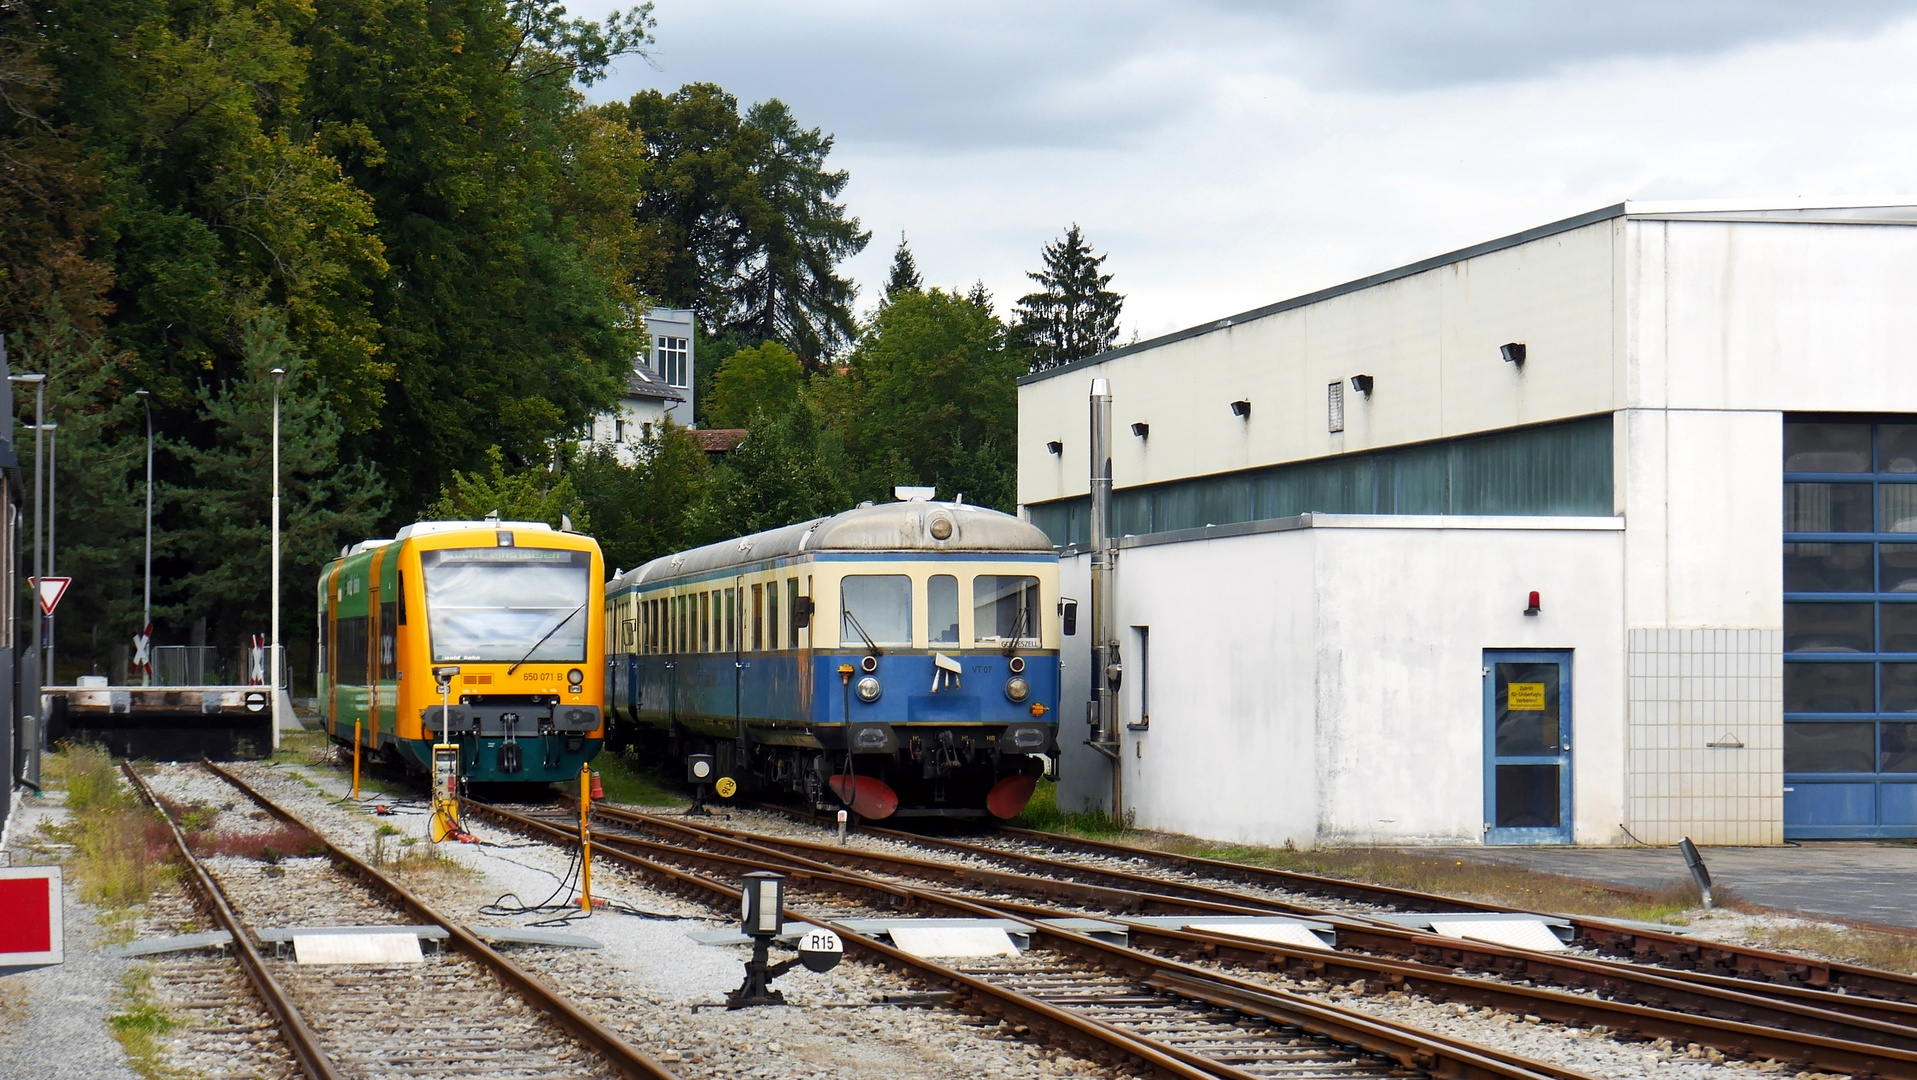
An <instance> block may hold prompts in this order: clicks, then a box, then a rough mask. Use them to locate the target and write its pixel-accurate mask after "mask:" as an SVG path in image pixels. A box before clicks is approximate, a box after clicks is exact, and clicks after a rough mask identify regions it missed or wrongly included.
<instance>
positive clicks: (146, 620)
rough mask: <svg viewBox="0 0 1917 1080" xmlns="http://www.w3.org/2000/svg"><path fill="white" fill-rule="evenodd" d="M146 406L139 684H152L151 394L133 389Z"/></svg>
mask: <svg viewBox="0 0 1917 1080" xmlns="http://www.w3.org/2000/svg"><path fill="white" fill-rule="evenodd" d="M134 394H136V395H137V396H138V397H139V399H140V401H141V403H142V404H144V405H145V406H146V594H145V600H144V602H143V603H142V604H141V607H140V626H141V630H140V634H141V636H143V637H145V638H146V648H147V657H148V659H147V662H146V663H144V664H142V665H140V685H141V686H151V685H153V674H152V670H151V669H152V667H153V663H152V655H153V654H152V649H153V395H152V394H149V393H147V392H146V391H145V390H135V391H134Z"/></svg>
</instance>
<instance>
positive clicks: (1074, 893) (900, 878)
mask: <svg viewBox="0 0 1917 1080" xmlns="http://www.w3.org/2000/svg"><path fill="white" fill-rule="evenodd" d="M599 813H600V815H601V817H602V818H603V819H609V820H611V821H613V822H617V823H618V824H620V825H622V826H624V827H625V828H626V829H628V830H631V831H630V832H627V833H625V834H623V835H621V834H619V833H614V832H605V831H602V832H600V833H598V834H597V835H596V842H597V843H599V844H601V845H610V846H613V847H615V848H622V849H626V850H629V851H632V852H634V853H640V852H643V853H644V855H645V857H647V858H650V859H655V860H659V859H663V860H666V861H676V862H678V863H679V864H680V865H681V866H682V867H683V866H687V865H695V866H702V867H705V868H708V869H712V870H718V871H720V872H726V873H736V872H739V871H741V870H743V869H748V868H759V867H764V866H768V865H770V866H777V867H779V868H781V869H784V870H786V871H787V872H789V873H792V874H794V875H795V877H796V878H797V879H799V880H800V881H802V882H804V883H805V885H806V886H807V887H809V888H812V889H815V890H818V889H824V890H828V891H837V892H839V893H842V894H853V895H859V894H863V895H865V896H866V897H867V899H868V902H872V903H875V904H884V903H887V902H889V903H891V904H893V905H895V906H896V907H897V908H899V909H903V910H908V911H915V912H918V913H923V914H939V915H970V916H974V917H998V918H1011V919H1017V920H1021V921H1026V922H1027V923H1028V925H1030V926H1032V927H1033V928H1034V938H1033V940H1034V942H1035V943H1036V942H1038V941H1040V940H1046V939H1053V938H1057V937H1058V936H1059V932H1058V931H1056V930H1053V929H1050V928H1048V927H1046V926H1044V925H1042V924H1039V923H1036V922H1033V921H1032V920H1037V919H1042V918H1047V917H1059V916H1071V915H1086V914H1092V915H1097V916H1099V917H1103V918H1107V919H1111V920H1113V921H1116V922H1120V923H1122V924H1124V925H1125V926H1126V928H1127V930H1128V932H1129V940H1130V943H1131V945H1132V946H1134V948H1132V949H1131V950H1130V951H1131V952H1133V953H1136V954H1140V955H1145V956H1151V957H1154V958H1167V957H1175V958H1179V959H1180V960H1182V961H1191V962H1198V963H1203V964H1207V965H1212V967H1211V968H1208V969H1207V970H1208V971H1213V970H1215V968H1216V966H1218V965H1232V966H1237V967H1247V968H1251V969H1253V970H1257V971H1282V972H1287V973H1289V974H1292V975H1295V976H1297V977H1300V978H1304V979H1330V980H1333V981H1338V982H1345V981H1355V982H1356V983H1358V984H1360V985H1365V986H1367V987H1370V988H1375V989H1380V990H1388V989H1402V990H1407V991H1410V992H1413V993H1416V994H1419V995H1421V996H1423V997H1426V998H1430V999H1433V1000H1437V1001H1448V1002H1461V1003H1469V1004H1473V1005H1479V1006H1483V1007H1486V1008H1492V1009H1497V1010H1500V1011H1504V1012H1508V1013H1512V1014H1516V1015H1525V1016H1532V1017H1538V1018H1540V1019H1542V1020H1546V1021H1550V1022H1556V1023H1562V1024H1567V1025H1575V1026H1580V1027H1583V1026H1593V1025H1603V1026H1605V1027H1607V1028H1609V1029H1611V1030H1615V1031H1619V1032H1623V1033H1627V1034H1635V1035H1638V1036H1640V1037H1643V1038H1651V1039H1655V1038H1668V1039H1671V1040H1673V1041H1674V1042H1678V1043H1696V1044H1701V1045H1703V1046H1710V1047H1714V1048H1716V1049H1718V1050H1720V1051H1722V1052H1723V1053H1726V1054H1730V1055H1736V1056H1741V1057H1756V1058H1770V1059H1774V1060H1777V1061H1782V1062H1791V1063H1796V1064H1800V1065H1808V1066H1814V1067H1817V1068H1821V1069H1826V1070H1829V1071H1834V1072H1849V1073H1857V1074H1863V1075H1882V1076H1917V1027H1913V1025H1912V1022H1911V1021H1912V1015H1913V1009H1912V1007H1911V1006H1910V1005H1909V1004H1908V1003H1906V1002H1899V1001H1889V1000H1872V999H1865V998H1858V997H1852V996H1848V995H1843V994H1837V993H1832V992H1830V991H1827V990H1815V989H1809V988H1806V987H1802V986H1793V985H1774V984H1765V983H1753V982H1749V981H1741V980H1736V979H1729V978H1725V977H1722V976H1716V975H1706V974H1699V973H1696V972H1684V971H1674V970H1664V969H1658V968H1652V967H1647V966H1645V965H1641V964H1634V963H1624V962H1619V961H1616V960H1607V959H1594V958H1588V957H1578V956H1574V955H1566V954H1557V953H1543V952H1532V951H1530V950H1522V949H1511V948H1505V947H1501V946H1494V945H1488V944H1479V943H1474V942H1461V941H1458V940H1456V939H1450V938H1438V937H1436V936H1434V935H1429V934H1421V933H1416V932H1413V931H1407V930H1404V929H1403V928H1400V927H1389V926H1385V925H1382V924H1377V925H1370V926H1367V925H1365V924H1364V923H1362V922H1358V921H1355V920H1351V919H1348V918H1342V917H1335V918H1334V919H1333V921H1335V922H1336V924H1337V926H1338V930H1339V934H1340V942H1341V946H1343V948H1341V950H1340V951H1337V952H1328V951H1325V950H1318V949H1305V948H1295V947H1289V948H1288V947H1286V946H1283V945H1279V944H1275V943H1270V942H1264V941H1252V940H1247V939H1245V938H1241V937H1235V936H1231V935H1228V934H1222V933H1207V932H1199V931H1192V930H1177V929H1167V928H1165V927H1163V926H1158V925H1152V924H1147V923H1141V922H1137V921H1135V920H1134V919H1132V918H1129V917H1128V916H1130V915H1132V914H1135V913H1136V912H1137V911H1138V910H1140V909H1141V908H1146V909H1151V910H1154V911H1160V912H1163V911H1166V910H1167V909H1170V908H1174V907H1176V906H1177V904H1178V903H1179V902H1180V900H1181V898H1180V897H1179V896H1176V895H1171V894H1169V893H1165V892H1160V893H1143V892H1139V891H1135V890H1124V889H1119V888H1116V887H1114V886H1113V885H1111V884H1090V883H1085V882H1070V881H1067V882H1063V883H1061V882H1059V881H1057V880H1054V879H1048V878H1044V877H1042V876H1041V875H1040V874H1039V873H1037V872H1036V871H1035V870H1034V868H1033V867H1032V866H1031V865H1030V864H1025V865H1024V866H1023V867H1022V868H1023V869H1024V870H1025V871H1026V873H1024V874H1011V873H1007V872H1004V871H997V870H981V869H980V868H978V867H976V866H955V865H953V864H950V863H944V862H938V861H935V860H924V859H912V858H908V857H900V856H892V855H884V854H879V853H874V852H871V851H859V850H856V849H847V848H839V847H836V846H834V845H828V844H821V843H814V842H810V841H801V840H793V839H790V838H781V837H768V836H764V835H761V834H747V833H745V832H744V831H742V830H736V829H728V828H724V827H720V826H716V825H709V824H700V825H694V824H691V823H688V822H686V821H684V820H681V819H673V818H663V817H658V816H655V815H646V814H637V813H633V812H630V811H621V810H618V809H616V808H602V809H601V810H600V811H599ZM522 818H523V820H522V821H519V822H511V823H514V824H519V825H522V826H524V825H527V824H530V823H533V822H534V819H532V818H524V817H523V816H522ZM501 820H510V819H509V818H504V819H501ZM560 835H561V832H560V831H555V832H552V833H550V834H549V837H554V838H556V837H558V836H560ZM1223 895H1225V896H1229V895H1230V894H1223ZM1027 898H1036V899H1038V900H1040V901H1042V902H1041V903H1038V904H1034V903H1030V902H1028V900H1027ZM1240 899H1241V900H1243V901H1246V902H1244V903H1241V904H1240V905H1238V906H1237V909H1236V911H1235V912H1233V913H1238V914H1271V913H1273V908H1272V907H1270V906H1261V903H1260V902H1259V900H1258V898H1256V897H1241V898H1240ZM1061 900H1065V901H1068V902H1071V903H1073V904H1074V905H1075V906H1073V907H1068V908H1060V907H1056V906H1047V904H1053V905H1055V904H1057V903H1059V902H1060V901H1061ZM1185 902H1187V903H1189V904H1191V905H1192V907H1190V908H1188V909H1187V910H1186V912H1185V913H1186V914H1218V913H1223V912H1222V909H1224V908H1227V907H1229V905H1227V904H1225V903H1224V902H1223V900H1222V899H1221V897H1220V894H1219V893H1217V892H1211V893H1206V894H1205V895H1204V897H1203V898H1202V899H1200V898H1191V899H1188V900H1186V901H1185ZM1279 910H1280V911H1281V912H1282V913H1296V912H1295V910H1294V909H1293V908H1292V907H1290V906H1280V907H1279ZM1347 934H1354V935H1355V936H1356V937H1357V938H1358V939H1359V944H1357V945H1355V946H1352V945H1351V944H1350V942H1349V940H1348V939H1347V937H1346V935H1347ZM1088 940H1089V939H1088ZM1069 944H1070V945H1071V946H1072V948H1074V949H1080V950H1082V949H1083V948H1084V947H1085V945H1086V943H1085V942H1072V943H1069ZM1351 948H1355V949H1356V950H1357V951H1346V950H1347V949H1351ZM1067 951H1071V950H1070V949H1068V950H1067ZM1406 954H1414V955H1413V956H1407V955H1406ZM1103 959H1104V960H1105V961H1106V962H1107V966H1109V961H1110V960H1111V959H1112V957H1110V956H1109V955H1108V956H1106V957H1104V958H1103ZM1434 960H1436V961H1441V962H1433V961H1434ZM1467 960H1468V961H1470V962H1473V963H1476V964H1478V965H1479V966H1480V967H1481V968H1482V969H1483V970H1484V972H1485V973H1487V974H1494V975H1496V976H1498V978H1497V979H1496V980H1495V981H1494V980H1492V979H1486V978H1483V977H1473V976H1470V975H1465V974H1461V973H1460V972H1459V971H1458V970H1457V969H1458V968H1460V967H1463V966H1465V965H1466V962H1467ZM1121 966H1122V965H1121ZM1149 967H1150V964H1149V962H1146V963H1145V964H1144V967H1142V968H1140V969H1139V970H1136V971H1132V972H1130V974H1131V976H1133V977H1134V978H1144V979H1145V980H1146V981H1147V984H1148V983H1149V981H1150V979H1152V978H1154V977H1159V976H1162V975H1163V972H1157V973H1154V972H1152V971H1150V970H1149ZM1883 974H1884V975H1886V976H1891V977H1892V978H1894V976H1893V975H1892V973H1883ZM1540 983H1543V984H1545V985H1538V984H1540ZM1552 984H1555V985H1552ZM1261 989H1267V988H1261ZM1214 1004H1215V1003H1214Z"/></svg>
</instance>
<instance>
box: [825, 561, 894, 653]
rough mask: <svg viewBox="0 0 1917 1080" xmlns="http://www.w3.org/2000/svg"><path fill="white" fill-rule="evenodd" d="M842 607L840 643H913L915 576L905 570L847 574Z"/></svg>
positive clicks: (841, 585)
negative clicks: (888, 572)
mask: <svg viewBox="0 0 1917 1080" xmlns="http://www.w3.org/2000/svg"><path fill="white" fill-rule="evenodd" d="M839 611H840V615H839V644H840V645H843V646H846V647H848V648H849V647H851V646H854V645H859V644H862V643H864V642H865V641H866V640H868V639H869V640H870V641H871V642H872V644H874V645H904V646H910V645H911V644H912V579H911V578H909V577H906V576H905V575H904V574H848V575H846V577H845V578H844V579H843V580H842V581H840V582H839ZM860 631H864V633H860Z"/></svg>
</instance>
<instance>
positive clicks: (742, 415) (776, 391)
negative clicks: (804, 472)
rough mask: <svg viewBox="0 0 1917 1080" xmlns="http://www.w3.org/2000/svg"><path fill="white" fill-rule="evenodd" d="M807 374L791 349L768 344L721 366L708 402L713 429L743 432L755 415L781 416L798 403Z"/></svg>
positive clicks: (742, 352)
mask: <svg viewBox="0 0 1917 1080" xmlns="http://www.w3.org/2000/svg"><path fill="white" fill-rule="evenodd" d="M804 385H805V371H804V369H803V368H801V367H800V366H799V358H798V357H797V356H795V355H793V352H792V350H791V349H788V348H786V347H785V346H783V345H781V344H779V343H778V342H776V341H768V342H766V343H765V344H763V345H756V346H754V347H752V348H750V349H741V350H739V351H738V352H735V353H733V354H732V355H731V356H728V357H726V358H725V360H723V361H722V362H720V364H719V370H718V371H717V373H715V374H714V375H713V377H712V392H711V394H710V395H709V396H708V397H707V399H706V423H707V425H708V426H710V427H721V428H742V427H745V426H746V425H747V424H750V423H751V422H752V417H753V415H754V414H755V413H759V412H770V413H774V414H777V413H781V412H784V411H785V410H786V409H789V408H791V407H792V406H793V404H794V403H796V402H797V401H798V400H799V392H800V389H801V387H803V386H804Z"/></svg>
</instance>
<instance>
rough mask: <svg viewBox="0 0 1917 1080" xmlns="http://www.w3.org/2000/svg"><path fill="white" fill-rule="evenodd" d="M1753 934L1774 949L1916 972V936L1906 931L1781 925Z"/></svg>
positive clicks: (1890, 969) (1759, 930)
mask: <svg viewBox="0 0 1917 1080" xmlns="http://www.w3.org/2000/svg"><path fill="white" fill-rule="evenodd" d="M1750 936H1751V937H1752V938H1753V939H1755V940H1756V941H1758V942H1759V943H1760V944H1763V945H1766V946H1769V947H1771V948H1775V949H1789V950H1791V951H1793V952H1808V953H1815V954H1817V955H1819V956H1826V957H1829V958H1830V959H1832V960H1838V961H1842V962H1844V963H1849V964H1862V965H1864V966H1865V967H1874V968H1883V969H1884V970H1886V971H1901V972H1907V973H1917V937H1910V936H1906V935H1904V934H1886V933H1884V932H1883V931H1881V930H1864V929H1860V928H1856V927H1828V926H1778V927H1754V928H1752V929H1751V931H1750Z"/></svg>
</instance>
